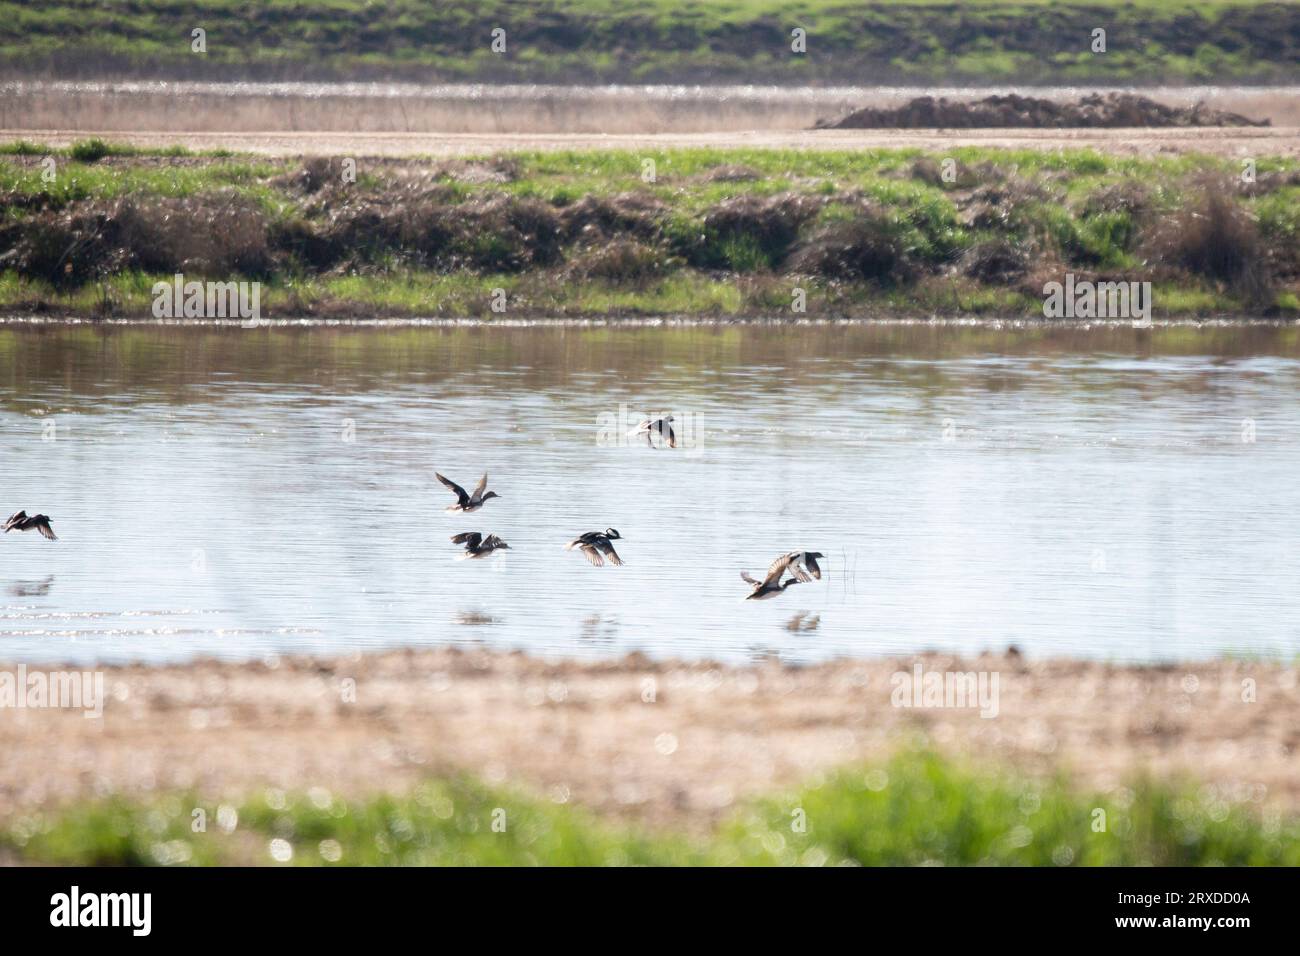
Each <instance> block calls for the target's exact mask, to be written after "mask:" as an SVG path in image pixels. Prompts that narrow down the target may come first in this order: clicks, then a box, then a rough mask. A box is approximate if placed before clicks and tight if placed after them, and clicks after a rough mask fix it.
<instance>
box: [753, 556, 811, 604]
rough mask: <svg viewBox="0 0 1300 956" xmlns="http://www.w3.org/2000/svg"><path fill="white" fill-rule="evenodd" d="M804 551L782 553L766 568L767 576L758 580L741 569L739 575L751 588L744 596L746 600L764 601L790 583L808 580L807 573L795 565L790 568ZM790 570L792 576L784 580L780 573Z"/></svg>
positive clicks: (780, 592)
mask: <svg viewBox="0 0 1300 956" xmlns="http://www.w3.org/2000/svg"><path fill="white" fill-rule="evenodd" d="M803 553H804V552H802V551H791V552H790V553H789V554H783V555H781V557H779V558H777V559H776V560H775V561H773V562H772V566H771V567H769V568H768V569H767V577H765V578H764V579H763V580H761V581H758V580H755V579H754V578H752V577H750V574H749V572H748V571H741V572H740V576H741V578H742V579H743V580H744V581H745V583H746V584H748V585H750V586H751V588H752V590H751V591H750V592H749V594H748V595H747V596H746V598H745V600H746V601H766V600H768V599H769V598H774V597H776V596H777V595H778V594H782V593H784V592H785V589H786V588H788V587H789V586H790V585H792V584H799V583H801V582H802V581H807V580H808V575H807V574H806V573H804V572H802V571H800V570H799V569H798V568H797V567H796V568H794V569H793V570H792V566H794V565H795V561H796V559H797V558H800V557H801V556H802V555H803ZM786 571H790V574H791V575H793V577H788V578H786V579H785V580H784V581H782V580H781V575H783V574H785V572H786Z"/></svg>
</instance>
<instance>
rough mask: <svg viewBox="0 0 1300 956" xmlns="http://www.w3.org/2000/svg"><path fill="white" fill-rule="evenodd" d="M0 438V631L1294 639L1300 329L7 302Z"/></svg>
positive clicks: (530, 644) (189, 646)
mask: <svg viewBox="0 0 1300 956" xmlns="http://www.w3.org/2000/svg"><path fill="white" fill-rule="evenodd" d="M649 412H656V413H658V412H672V413H673V414H674V415H675V416H676V417H677V419H678V421H679V424H681V425H683V426H684V427H683V432H684V434H683V436H682V437H683V439H684V441H683V445H684V446H686V447H681V448H678V449H677V450H666V449H650V448H647V447H646V446H645V444H644V443H643V442H641V441H630V440H623V439H621V438H620V436H621V435H622V432H623V431H624V430H625V429H624V427H623V426H622V425H617V424H616V422H617V420H618V417H619V416H620V414H623V415H626V416H628V420H627V422H625V423H624V424H626V425H627V426H629V427H630V425H631V424H634V423H635V420H636V419H638V418H640V417H641V416H642V415H643V414H644V413H649ZM51 439H52V440H51ZM0 462H2V464H3V475H4V482H3V501H0V508H3V509H5V511H6V513H8V512H11V511H16V510H18V509H20V508H24V509H26V510H27V511H28V512H37V511H40V512H44V513H47V514H49V515H50V516H51V517H52V518H53V520H54V526H55V529H56V531H57V532H58V533H59V535H60V540H59V541H58V542H54V543H51V542H47V541H45V540H43V539H41V538H39V537H37V536H36V535H35V534H25V535H19V534H9V535H7V536H4V537H0V659H5V660H19V659H23V660H34V661H36V660H39V661H65V660H66V661H75V662H89V661H121V660H136V659H143V660H148V661H164V660H173V659H183V658H187V657H191V656H194V655H217V656H221V657H232V658H261V657H265V656H267V655H275V654H287V653H299V652H306V653H335V652H346V651H353V650H364V649H369V648H378V647H385V646H433V645H443V644H449V643H455V644H462V645H470V644H484V645H488V646H492V647H497V648H524V649H528V650H532V651H538V652H546V653H553V654H558V655H567V656H581V657H592V656H604V655H619V654H623V653H626V652H629V651H633V650H640V651H643V652H646V653H648V654H651V655H655V656H672V657H689V658H714V659H720V660H729V661H743V660H747V659H752V658H754V657H757V656H761V655H765V654H779V655H780V656H781V657H783V658H784V659H787V660H792V661H811V660H817V659H823V658H826V657H831V656H840V655H877V654H892V653H898V652H908V651H914V650H921V649H951V650H957V651H979V650H982V649H986V648H988V649H1001V648H1004V647H1006V646H1007V645H1008V644H1015V645H1017V646H1018V647H1020V648H1021V649H1022V650H1023V651H1024V652H1025V653H1026V654H1029V655H1036V656H1049V655H1051V656H1055V655H1085V656H1090V657H1100V658H1106V659H1113V660H1117V661H1133V660H1163V659H1170V658H1197V657H1206V656H1212V655H1217V654H1222V653H1241V654H1267V655H1286V656H1291V655H1294V654H1295V653H1296V652H1297V650H1298V649H1300V623H1298V622H1300V554H1298V553H1297V545H1296V542H1297V540H1300V488H1298V486H1297V481H1296V478H1297V475H1300V339H1298V337H1297V331H1296V330H1295V329H1294V328H1276V327H1232V326H1227V327H1211V328H1204V329H1196V328H1186V327H1181V328H1163V329H1161V328H1157V329H1155V330H1151V331H1136V330H1133V329H1129V328H1123V327H1120V328H1095V329H1084V328H1069V327H1060V326H1057V327H1041V328H1031V329H1026V328H1003V329H997V328H981V327H974V328H960V327H932V326H927V325H892V326H890V325H886V326H861V325H843V326H834V325H823V326H810V327H796V328H785V329H772V328H763V327H757V326H735V327H727V326H724V327H684V328H629V329H616V328H613V327H604V328H600V327H597V328H563V327H561V328H557V327H532V328H530V327H518V328H502V329H486V328H472V327H471V328H465V327H460V328H396V329H394V328H388V329H383V330H373V329H363V328H308V329H286V328H271V329H265V328H263V329H255V330H246V329H240V328H222V329H204V328H159V327H150V326H143V327H126V328H113V329H104V328H94V327H90V326H80V327H60V326H50V327H44V328H39V327H38V328H27V327H18V326H13V325H10V326H0ZM435 470H438V471H442V472H443V473H444V474H446V475H448V476H450V477H452V478H454V479H456V480H458V481H460V482H461V483H462V484H466V485H470V486H472V484H473V483H474V482H475V481H476V480H477V478H478V476H479V475H480V474H481V473H482V472H483V471H485V470H486V471H488V472H489V473H490V476H491V487H492V488H494V489H495V490H497V491H498V492H499V493H500V494H501V495H502V498H500V499H499V500H494V501H492V502H490V503H489V504H488V505H487V507H486V508H485V509H484V510H483V511H481V512H479V513H477V514H475V515H471V516H469V517H452V516H449V515H447V514H446V513H444V511H443V509H444V507H445V506H446V505H447V504H449V503H450V502H451V501H452V498H451V496H450V495H449V494H448V493H447V492H446V491H445V490H444V489H443V488H442V487H441V486H440V485H439V484H438V483H437V482H436V481H435V479H434V471H435ZM608 526H613V527H616V528H618V529H619V530H620V531H621V532H622V534H623V536H624V539H625V540H624V541H623V542H621V543H620V545H619V550H620V553H621V554H622V555H623V557H624V559H625V560H626V562H627V564H626V566H625V567H622V568H600V569H597V568H592V567H589V566H588V565H587V564H586V563H585V562H584V561H583V560H582V558H581V557H580V556H579V555H577V554H573V553H567V552H565V551H564V550H563V545H564V543H565V541H567V540H568V539H569V538H571V537H572V536H573V535H575V534H577V533H579V532H582V531H587V530H591V529H595V528H605V527H608ZM462 530H480V531H484V532H488V531H492V532H496V533H498V534H500V535H501V536H502V537H504V538H505V539H506V540H507V541H509V542H510V543H511V545H512V546H513V548H514V550H512V551H511V552H510V553H509V554H507V555H504V556H501V557H497V558H494V559H490V560H487V561H461V562H458V561H456V560H454V558H455V555H456V548H455V546H453V545H452V544H451V543H450V542H449V541H448V540H447V539H448V537H449V536H450V535H451V534H453V533H455V532H457V531H462ZM794 548H805V549H814V550H820V551H822V552H824V553H825V554H826V555H827V561H826V565H827V574H826V575H825V577H824V579H823V580H822V581H820V582H816V583H811V584H806V585H798V586H795V587H792V588H791V589H790V590H789V591H788V592H787V593H786V594H785V595H783V596H782V597H781V598H779V599H777V600H774V601H770V602H766V603H758V602H745V601H743V600H742V599H743V598H744V596H745V594H746V593H747V590H748V589H747V587H746V585H745V584H744V583H743V582H742V581H741V580H740V578H739V572H740V571H741V570H742V569H748V570H749V571H751V572H760V571H761V570H762V569H764V568H765V567H766V566H767V564H768V563H769V562H770V561H771V560H772V559H773V558H774V557H775V556H776V555H778V554H779V553H781V552H782V551H785V550H788V549H794Z"/></svg>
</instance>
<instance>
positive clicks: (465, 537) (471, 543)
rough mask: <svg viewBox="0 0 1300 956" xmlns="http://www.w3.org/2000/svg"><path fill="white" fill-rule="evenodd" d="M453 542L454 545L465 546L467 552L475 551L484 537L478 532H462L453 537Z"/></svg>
mask: <svg viewBox="0 0 1300 956" xmlns="http://www.w3.org/2000/svg"><path fill="white" fill-rule="evenodd" d="M451 540H452V542H453V543H454V544H463V545H464V546H465V550H466V551H473V550H474V549H475V548H477V547H478V546H479V544H480V543H481V542H482V541H483V535H481V534H479V533H478V532H477V531H462V532H461V533H460V534H455V535H452V537H451Z"/></svg>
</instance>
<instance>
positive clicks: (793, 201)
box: [0, 141, 1300, 319]
mask: <svg viewBox="0 0 1300 956" xmlns="http://www.w3.org/2000/svg"><path fill="white" fill-rule="evenodd" d="M0 154H3V155H0V308H2V309H5V310H7V311H10V312H28V311H36V312H56V313H57V312H71V313H77V314H87V313H93V314H106V315H118V316H139V317H148V315H149V314H150V306H151V303H152V295H151V289H152V286H153V284H154V283H155V282H156V281H159V280H168V279H170V277H171V276H172V275H173V274H175V273H178V272H180V273H184V274H185V275H186V278H187V279H211V280H215V281H229V280H232V279H236V278H243V279H250V280H251V279H255V280H258V281H260V282H262V283H263V285H264V286H265V288H264V290H263V295H262V299H261V308H262V312H263V315H265V316H268V317H274V316H277V315H282V316H299V315H318V316H346V317H359V318H366V317H376V316H411V315H415V316H449V317H465V316H478V317H483V318H489V319H490V318H492V317H494V316H497V315H501V314H502V308H501V306H502V305H504V314H507V315H509V316H511V317H536V316H559V317H563V316H602V317H604V316H620V315H664V314H673V315H679V314H680V315H700V316H768V317H774V318H776V317H786V318H789V317H791V316H792V315H805V316H809V317H817V316H832V317H839V316H880V315H895V314H897V315H908V316H915V315H918V314H921V315H931V314H938V315H956V316H962V315H985V316H1005V317H1028V316H1033V315H1041V311H1042V302H1043V286H1044V284H1045V282H1048V281H1062V279H1063V276H1064V275H1065V274H1066V273H1073V274H1074V275H1075V276H1076V278H1078V279H1091V280H1094V281H1150V282H1152V284H1153V287H1154V292H1155V296H1154V299H1155V309H1154V312H1155V315H1156V316H1157V317H1181V316H1206V315H1249V316H1266V317H1282V318H1294V317H1296V316H1297V314H1298V313H1300V163H1298V162H1297V161H1296V160H1294V159H1283V158H1268V157H1262V158H1258V159H1257V160H1255V161H1254V164H1253V168H1252V169H1251V170H1250V171H1249V172H1250V173H1251V175H1247V176H1245V177H1244V178H1243V172H1244V167H1243V166H1242V165H1241V164H1240V163H1239V162H1237V161H1232V160H1225V159H1216V158H1212V157H1207V156H1196V155H1183V156H1176V157H1160V158H1128V157H1111V156H1105V155H1102V154H1100V153H1097V152H1095V151H1092V150H1067V151H1059V152H1047V151H1035V150H999V149H989V148H975V147H964V148H960V149H954V150H951V151H949V152H948V153H947V154H944V155H939V154H926V153H923V152H922V151H919V150H915V149H894V150H879V149H878V150H858V151H849V150H844V151H825V152H822V151H800V150H757V149H756V150H747V149H737V150H715V149H680V150H666V151H661V152H654V153H647V154H641V153H633V152H627V151H590V152H550V153H546V152H538V153H522V154H510V155H507V156H486V157H481V158H476V159H466V160H443V161H432V160H420V159H402V160H362V161H360V162H359V163H358V164H357V165H356V167H355V169H353V168H351V167H350V166H348V165H345V163H344V161H342V160H339V159H334V160H327V159H312V160H307V161H306V162H301V161H298V160H273V159H267V158H262V157H250V156H240V155H233V154H229V153H222V154H191V153H188V152H186V151H184V150H168V151H165V152H147V151H141V150H135V149H130V148H125V149H123V148H120V147H115V146H113V145H111V144H107V143H103V142H99V141H85V142H81V143H77V144H75V145H74V146H72V147H71V148H69V149H66V150H55V151H53V152H52V153H50V154H49V155H47V154H46V152H45V151H43V150H41V149H40V148H38V147H36V146H34V145H32V144H28V143H22V142H18V143H11V144H8V145H7V146H5V147H4V148H3V149H0ZM496 290H500V291H499V292H498V291H496ZM796 290H802V295H803V297H804V300H803V302H802V304H803V306H804V308H805V311H804V312H802V313H799V312H797V311H796V310H795V300H796V298H797V293H796ZM503 296H504V298H503ZM494 305H495V306H497V308H494Z"/></svg>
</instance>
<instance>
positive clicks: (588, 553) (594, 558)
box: [580, 544, 605, 568]
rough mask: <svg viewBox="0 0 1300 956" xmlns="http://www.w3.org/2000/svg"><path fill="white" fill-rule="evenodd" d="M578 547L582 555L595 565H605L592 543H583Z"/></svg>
mask: <svg viewBox="0 0 1300 956" xmlns="http://www.w3.org/2000/svg"><path fill="white" fill-rule="evenodd" d="M580 548H581V550H582V554H583V556H584V557H585V558H586V559H587V560H588V561H590V562H591V563H592V564H593V565H594V566H595V567H598V568H603V567H604V566H605V559H604V558H602V557H601V556H600V552H599V551H597V550H596V546H595V545H594V544H583V545H581V546H580Z"/></svg>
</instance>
